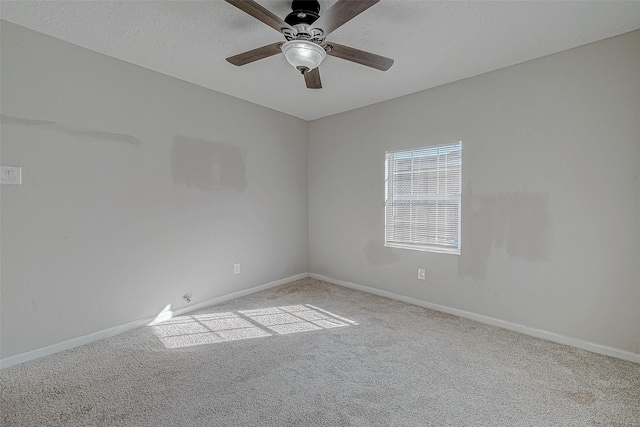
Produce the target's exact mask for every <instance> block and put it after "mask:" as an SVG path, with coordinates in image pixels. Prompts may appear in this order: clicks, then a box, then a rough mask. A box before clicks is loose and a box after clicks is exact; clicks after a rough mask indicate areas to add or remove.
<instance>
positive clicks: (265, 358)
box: [0, 279, 640, 427]
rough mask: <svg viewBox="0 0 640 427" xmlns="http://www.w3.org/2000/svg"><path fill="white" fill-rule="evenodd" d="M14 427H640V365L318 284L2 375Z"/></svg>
mask: <svg viewBox="0 0 640 427" xmlns="http://www.w3.org/2000/svg"><path fill="white" fill-rule="evenodd" d="M0 385H1V387H2V393H1V402H0V403H1V406H0V410H1V411H2V415H1V418H0V421H1V424H2V425H3V426H7V427H8V426H83V427H84V426H153V427H164V426H171V427H174V426H225V425H229V426H258V425H260V426H430V425H433V426H445V425H451V426H640V365H638V364H634V363H630V362H625V361H621V360H617V359H613V358H609V357H606V356H600V355H597V354H593V353H589V352H586V351H582V350H577V349H574V348H570V347H566V346H562V345H558V344H554V343H551V342H547V341H543V340H540V339H536V338H531V337H528V336H525V335H521V334H518V333H515V332H511V331H507V330H503V329H499V328H495V327H492V326H487V325H483V324H480V323H476V322H473V321H470V320H466V319H461V318H458V317H454V316H450V315H446V314H442V313H439V312H435V311H431V310H427V309H424V308H421V307H416V306H413V305H409V304H405V303H402V302H398V301H394V300H389V299H386V298H381V297H377V296H374V295H370V294H366V293H362V292H357V291H353V290H350V289H346V288H343V287H340V286H335V285H332V284H328V283H325V282H321V281H318V280H314V279H304V280H300V281H297V282H293V283H290V284H288V285H283V286H280V287H277V288H273V289H270V290H267V291H264V292H260V293H256V294H253V295H250V296H247V297H245V298H241V299H239V300H236V301H231V302H228V303H225V304H221V305H217V306H214V307H210V308H208V309H206V310H201V311H199V312H197V313H192V314H190V315H187V316H182V317H180V318H175V319H173V320H171V321H169V322H167V323H163V324H160V325H157V326H149V327H146V328H142V329H139V330H136V331H132V332H129V333H126V334H122V335H119V336H117V337H114V338H111V339H107V340H102V341H99V342H96V343H93V344H89V345H85V346H82V347H79V348H76V349H72V350H68V351H65V352H62V353H59V354H56V355H52V356H49V357H45V358H42V359H39V360H35V361H32V362H28V363H25V364H22V365H17V366H14V367H11V368H8V369H4V370H2V371H1V372H0Z"/></svg>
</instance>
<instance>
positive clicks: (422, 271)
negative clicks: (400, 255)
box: [418, 267, 426, 280]
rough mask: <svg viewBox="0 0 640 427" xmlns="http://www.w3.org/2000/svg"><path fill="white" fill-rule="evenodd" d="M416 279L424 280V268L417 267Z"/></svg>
mask: <svg viewBox="0 0 640 427" xmlns="http://www.w3.org/2000/svg"><path fill="white" fill-rule="evenodd" d="M418 279H420V280H426V279H425V270H424V268H422V267H420V268H419V269H418Z"/></svg>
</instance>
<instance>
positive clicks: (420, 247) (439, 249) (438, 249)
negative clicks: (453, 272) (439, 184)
mask: <svg viewBox="0 0 640 427" xmlns="http://www.w3.org/2000/svg"><path fill="white" fill-rule="evenodd" d="M456 146H459V147H460V149H459V150H460V165H459V174H458V175H459V183H458V188H459V191H460V192H459V193H458V194H457V204H458V212H457V218H458V221H457V222H458V224H457V226H458V230H457V237H458V238H457V242H458V245H457V247H453V246H448V245H447V246H445V245H443V244H440V245H439V244H427V243H412V242H409V241H406V240H405V241H403V242H390V241H389V236H388V231H389V224H388V221H389V215H388V209H389V203H390V200H391V203H393V200H394V197H392V198H391V199H390V198H389V196H390V194H391V193H393V191H394V188H393V177H391V181H390V173H391V172H390V171H389V156H390V155H391V156H393V155H396V154H398V153H404V154H407V155H410V156H411V158H412V159H413V158H415V156H414V153H415V152H419V151H426V150H437V149H441V148H444V147H451V148H454V147H456ZM437 155H438V156H439V155H441V154H439V153H438V154H437ZM384 168H385V177H384V178H385V181H384V188H385V199H384V245H385V246H386V247H390V248H399V249H409V250H417V251H423V252H434V253H444V254H453V255H460V254H461V252H462V250H461V249H462V141H456V142H449V143H443V144H435V145H428V146H422V147H416V148H406V149H400V150H389V151H385V158H384ZM434 170H435V171H439V170H441V169H440V168H436V169H434ZM415 173H416V172H415V171H414V170H413V165H412V170H411V176H412V177H413V176H414V174H415ZM394 175H395V174H394ZM412 183H413V179H412ZM412 185H413V184H412ZM393 194H394V195H396V198H397V194H398V193H393ZM447 194H448V193H447ZM425 195H426V194H425ZM414 197H415V196H414ZM432 200H434V201H435V202H436V203H437V202H439V201H449V202H450V201H451V198H450V197H440V198H435V199H432ZM414 226H415V224H414V225H413V226H412V227H411V233H413V230H414Z"/></svg>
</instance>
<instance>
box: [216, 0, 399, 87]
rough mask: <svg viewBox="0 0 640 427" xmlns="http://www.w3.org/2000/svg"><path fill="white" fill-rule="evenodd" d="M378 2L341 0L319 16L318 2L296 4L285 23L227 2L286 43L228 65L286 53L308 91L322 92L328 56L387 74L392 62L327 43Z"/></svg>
mask: <svg viewBox="0 0 640 427" xmlns="http://www.w3.org/2000/svg"><path fill="white" fill-rule="evenodd" d="M379 1H380V0H338V1H337V2H336V3H335V4H334V5H333V6H331V7H330V8H329V9H328V10H327V11H326V12H325V13H323V14H322V15H320V14H319V13H320V3H318V1H316V0H293V1H292V2H291V9H292V12H291V13H290V14H289V15H287V17H286V18H285V19H284V21H283V20H282V19H280V18H279V17H278V16H276V15H274V14H273V13H271V12H270V11H268V10H267V9H265V8H264V7H262V6H261V5H259V4H258V3H256V2H255V1H253V0H226V2H227V3H230V4H232V5H233V6H235V7H237V8H238V9H240V10H242V11H243V12H246V13H248V14H249V15H251V16H253V17H254V18H256V19H258V20H259V21H262V22H264V23H265V24H267V25H268V26H270V27H271V28H273V29H275V30H276V31H278V32H280V33H282V34H283V35H284V37H285V39H286V40H287V41H286V42H277V43H272V44H268V45H266V46H262V47H259V48H257V49H253V50H250V51H247V52H244V53H241V54H238V55H234V56H231V57H229V58H227V61H228V62H230V63H231V64H233V65H237V66H241V65H245V64H249V63H251V62H255V61H258V60H260V59H264V58H268V57H270V56H273V55H277V54H279V53H284V56H285V58H286V59H287V61H288V62H289V63H290V64H291V65H293V66H294V67H295V68H296V69H297V70H298V71H300V72H301V73H302V75H303V76H304V81H305V83H306V85H307V88H309V89H321V88H322V82H321V81H320V71H319V70H318V66H319V65H320V63H321V62H322V61H323V60H324V59H325V57H326V56H327V55H330V56H335V57H336V58H342V59H346V60H347V61H352V62H356V63H358V64H361V65H366V66H367V67H372V68H375V69H377V70H381V71H387V70H388V69H389V68H391V66H392V65H393V59H391V58H386V57H384V56H380V55H376V54H374V53H369V52H365V51H363V50H360V49H354V48H352V47H348V46H343V45H340V44H338V43H333V42H327V41H325V37H327V36H328V35H329V34H330V33H331V32H333V31H335V30H336V29H338V28H339V27H341V26H342V25H344V24H345V23H346V22H348V21H350V20H351V19H353V18H355V17H356V16H358V15H359V14H361V13H362V12H364V11H365V10H367V9H369V8H370V7H371V6H373V5H374V4H376V3H378V2H379Z"/></svg>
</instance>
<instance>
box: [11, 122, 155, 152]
mask: <svg viewBox="0 0 640 427" xmlns="http://www.w3.org/2000/svg"><path fill="white" fill-rule="evenodd" d="M0 123H2V124H3V125H14V126H25V127H30V128H36V129H42V130H50V131H53V132H61V133H66V134H67V135H71V136H76V137H80V138H84V137H88V138H91V139H96V140H107V141H115V142H122V143H125V144H132V145H140V144H142V142H141V141H140V140H139V139H138V138H136V137H135V136H131V135H125V134H122V133H113V132H104V131H101V130H94V129H83V128H79V127H75V126H71V125H65V124H62V123H56V122H51V121H48V120H35V119H24V118H20V117H11V116H6V115H4V114H1V115H0Z"/></svg>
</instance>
